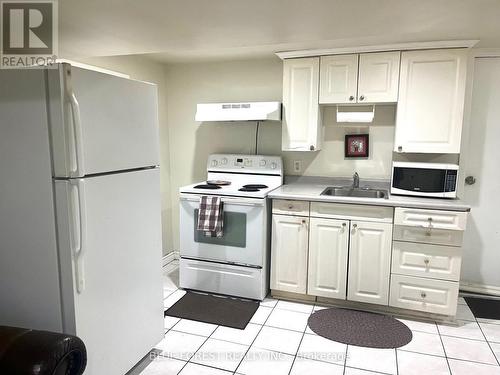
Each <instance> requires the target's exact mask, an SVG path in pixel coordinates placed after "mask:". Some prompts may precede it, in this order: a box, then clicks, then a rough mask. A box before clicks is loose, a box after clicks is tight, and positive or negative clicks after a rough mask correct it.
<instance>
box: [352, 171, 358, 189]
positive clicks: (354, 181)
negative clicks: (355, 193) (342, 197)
mask: <svg viewBox="0 0 500 375" xmlns="http://www.w3.org/2000/svg"><path fill="white" fill-rule="evenodd" d="M352 188H353V189H359V174H358V172H354V174H353V176H352Z"/></svg>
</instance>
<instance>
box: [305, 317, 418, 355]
mask: <svg viewBox="0 0 500 375" xmlns="http://www.w3.org/2000/svg"><path fill="white" fill-rule="evenodd" d="M308 324H309V328H311V329H312V330H313V331H314V332H315V333H317V334H318V335H320V336H323V337H325V338H327V339H330V340H333V341H338V342H341V343H344V344H348V345H356V346H365V347H368V348H380V349H392V348H399V347H401V346H404V345H406V344H408V343H409V342H410V341H411V340H412V337H413V335H412V333H411V330H410V329H409V328H408V327H407V326H406V325H405V324H403V323H401V322H400V321H399V320H396V319H394V318H392V317H390V316H387V315H381V314H375V313H369V312H364V311H357V310H348V309H338V308H331V309H324V310H319V311H316V312H315V313H314V314H312V315H311V316H310V317H309V321H308Z"/></svg>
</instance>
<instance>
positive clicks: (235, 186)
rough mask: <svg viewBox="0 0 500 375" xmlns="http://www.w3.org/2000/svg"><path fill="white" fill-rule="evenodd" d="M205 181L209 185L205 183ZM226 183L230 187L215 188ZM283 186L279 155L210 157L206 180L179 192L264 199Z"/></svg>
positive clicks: (183, 188)
mask: <svg viewBox="0 0 500 375" xmlns="http://www.w3.org/2000/svg"><path fill="white" fill-rule="evenodd" d="M207 181H208V183H207ZM215 181H219V182H220V181H228V182H230V184H229V185H214V184H213V183H212V182H215ZM282 184H283V167H282V161H281V158H280V157H279V156H263V155H233V154H231V155H221V154H218V155H211V156H210V157H209V159H208V163H207V179H206V180H205V181H200V182H197V183H195V184H191V185H188V186H184V187H181V188H180V189H179V192H180V193H187V194H199V195H222V196H235V197H248V198H265V197H266V196H267V194H268V193H269V192H271V191H272V190H274V189H276V188H278V187H279V186H281V185H282Z"/></svg>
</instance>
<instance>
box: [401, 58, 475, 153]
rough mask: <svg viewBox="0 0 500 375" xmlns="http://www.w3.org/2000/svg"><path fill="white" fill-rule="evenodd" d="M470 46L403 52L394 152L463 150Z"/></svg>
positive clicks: (455, 151)
mask: <svg viewBox="0 0 500 375" xmlns="http://www.w3.org/2000/svg"><path fill="white" fill-rule="evenodd" d="M466 64H467V50H466V49H447V50H430V51H408V52H403V53H402V55H401V76H400V81H399V102H398V109H397V120H396V136H395V143H394V151H397V152H415V153H442V154H447V153H450V154H458V153H460V138H461V133H462V121H463V111H464V100H465V80H466Z"/></svg>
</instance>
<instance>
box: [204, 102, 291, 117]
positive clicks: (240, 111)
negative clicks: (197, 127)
mask: <svg viewBox="0 0 500 375" xmlns="http://www.w3.org/2000/svg"><path fill="white" fill-rule="evenodd" d="M195 120H196V121H281V103H280V102H242V103H205V104H198V105H197V107H196V117H195Z"/></svg>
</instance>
